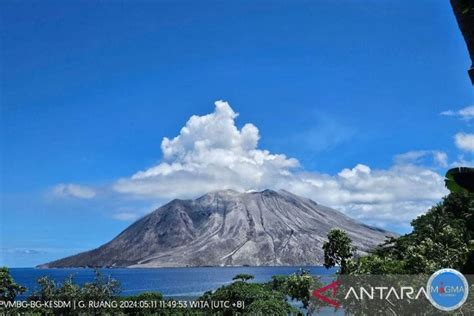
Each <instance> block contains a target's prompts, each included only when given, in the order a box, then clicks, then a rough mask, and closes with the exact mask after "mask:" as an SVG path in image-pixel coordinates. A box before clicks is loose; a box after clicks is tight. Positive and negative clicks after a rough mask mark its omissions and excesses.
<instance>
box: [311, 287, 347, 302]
mask: <svg viewBox="0 0 474 316" xmlns="http://www.w3.org/2000/svg"><path fill="white" fill-rule="evenodd" d="M339 284H340V282H339V281H334V282H332V283H330V284H328V285H326V286H324V287H322V288H319V289H316V290H314V291H313V293H311V295H312V296H313V297H316V298H317V299H319V300H320V301H323V302H324V303H327V304H329V305H331V306H334V307H336V308H338V307H340V306H341V304H339V302H338V301H336V300H334V299H333V298H335V297H336V293H337V289H338V287H339ZM330 290H331V291H332V297H333V298H329V297H327V296H324V295H323V294H322V293H323V292H326V291H330Z"/></svg>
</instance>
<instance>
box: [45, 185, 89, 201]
mask: <svg viewBox="0 0 474 316" xmlns="http://www.w3.org/2000/svg"><path fill="white" fill-rule="evenodd" d="M52 192H53V194H54V195H55V196H58V197H74V198H78V199H92V198H93V197H95V195H96V192H95V191H94V189H92V188H91V187H88V186H84V185H79V184H74V183H60V184H58V185H56V186H55V187H54V188H53V190H52Z"/></svg>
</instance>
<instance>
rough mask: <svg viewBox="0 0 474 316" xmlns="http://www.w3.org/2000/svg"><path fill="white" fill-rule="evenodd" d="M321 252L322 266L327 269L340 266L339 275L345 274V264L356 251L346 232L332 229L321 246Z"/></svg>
mask: <svg viewBox="0 0 474 316" xmlns="http://www.w3.org/2000/svg"><path fill="white" fill-rule="evenodd" d="M323 250H324V266H325V267H326V268H328V269H329V268H332V267H334V266H340V267H341V268H340V273H341V274H345V273H346V272H347V262H348V260H349V259H350V258H352V257H353V256H354V252H355V251H356V249H355V247H353V246H352V241H351V239H350V238H349V237H348V236H347V234H346V232H345V231H343V230H340V229H333V230H331V231H330V232H329V234H328V241H327V242H325V243H324V244H323Z"/></svg>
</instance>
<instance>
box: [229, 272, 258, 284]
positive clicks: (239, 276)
mask: <svg viewBox="0 0 474 316" xmlns="http://www.w3.org/2000/svg"><path fill="white" fill-rule="evenodd" d="M253 278H254V276H253V275H251V274H246V273H240V274H237V275H236V276H235V277H233V278H232V280H240V281H243V282H246V281H248V280H252V279H253Z"/></svg>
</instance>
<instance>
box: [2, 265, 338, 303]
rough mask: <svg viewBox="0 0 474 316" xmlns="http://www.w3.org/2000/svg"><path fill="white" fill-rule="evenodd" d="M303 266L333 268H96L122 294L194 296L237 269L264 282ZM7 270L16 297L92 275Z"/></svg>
mask: <svg viewBox="0 0 474 316" xmlns="http://www.w3.org/2000/svg"><path fill="white" fill-rule="evenodd" d="M300 268H304V269H307V270H309V271H310V273H311V274H312V275H315V276H320V277H321V278H322V280H323V282H324V281H328V282H330V280H331V279H332V278H333V275H334V273H336V271H337V270H336V269H329V270H328V269H326V268H324V267H317V266H312V267H300V266H298V267H296V266H295V267H200V268H154V269H99V270H100V272H101V273H102V274H103V275H105V276H109V275H110V276H111V277H112V278H114V279H116V280H118V281H119V282H120V284H121V295H123V296H128V295H135V294H139V293H142V292H149V291H158V292H161V293H162V294H163V295H164V296H165V297H168V298H177V299H179V298H183V299H184V298H186V299H189V298H196V297H198V296H200V295H201V294H203V293H204V292H205V291H209V290H215V289H217V288H219V287H220V286H222V285H225V284H229V283H231V282H232V278H233V277H234V276H235V275H237V274H239V273H249V274H252V275H254V276H255V279H254V280H253V282H266V281H269V280H271V277H272V276H273V275H277V274H282V275H289V274H291V273H293V272H296V271H298V270H299V269H300ZM10 272H11V274H12V276H13V278H14V279H15V281H16V282H17V283H18V284H21V285H23V286H25V287H26V288H27V289H28V291H27V292H26V293H24V294H23V295H21V296H20V297H17V299H26V297H27V296H28V295H29V294H30V293H31V292H32V291H33V290H34V289H35V288H37V286H38V285H37V283H36V280H37V279H38V278H40V277H42V276H48V277H50V278H52V279H53V280H55V281H57V282H60V283H61V282H63V281H64V280H65V279H66V278H67V277H68V276H70V275H73V276H74V280H75V282H76V283H78V284H84V283H86V282H89V281H92V280H93V279H94V275H95V274H94V270H93V269H82V268H80V269H36V268H11V269H10Z"/></svg>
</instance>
